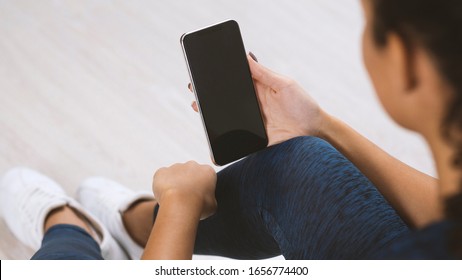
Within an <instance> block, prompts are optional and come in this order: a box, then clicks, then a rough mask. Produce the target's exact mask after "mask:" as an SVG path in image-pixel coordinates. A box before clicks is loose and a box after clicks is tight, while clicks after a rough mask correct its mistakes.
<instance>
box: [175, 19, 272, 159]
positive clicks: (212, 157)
mask: <svg viewBox="0 0 462 280" xmlns="http://www.w3.org/2000/svg"><path fill="white" fill-rule="evenodd" d="M230 21H233V22H235V23H236V25H237V26H238V27H239V23H237V21H235V20H233V19H227V20H224V21H220V22H218V23H214V24H211V25H208V26H205V27H202V28H198V29H196V30H193V31H190V32H186V33H184V34H183V35H181V38H180V44H181V49H182V51H183V56H184V59H185V61H186V66H187V69H188V74H189V79H190V80H191V87H192V91H193V93H194V96H195V98H196V104H197V108H198V111H199V114H200V116H201V121H202V126H203V128H204V130H205V135H206V138H207V143H208V146H209V153H210V157H211V160H212V162H213V164H214V165H216V166H222V165H220V164H218V163H217V162H216V160H215V156H214V154H213V150H212V144H211V143H210V137H209V135H208V131H207V126H206V124H205V120H204V115H203V114H202V110H201V105H200V102H199V97H198V95H197V92H196V87H195V85H194V79H193V76H192V73H191V67H190V65H189V60H188V56H187V54H186V49H185V46H184V38H185V37H186V36H187V35H189V34H192V33H195V32H198V31H202V30H204V29H208V28H211V27H214V26H218V25H220V24H223V23H226V22H230ZM239 31H240V28H239ZM241 40H242V41H243V39H242V34H241ZM244 49H245V46H244ZM247 67H249V66H247ZM249 72H250V67H249ZM253 87H254V92H255V94H257V89H256V88H255V84H253ZM255 98H256V99H257V107H258V110H259V114H260V118H261V120H262V123H263V129H264V131H265V135H266V142H267V144H266V146H268V141H269V139H268V133H267V131H266V127H265V122H264V119H263V115H262V110H261V107H260V104H259V101H258V96H255ZM225 165H226V164H225Z"/></svg>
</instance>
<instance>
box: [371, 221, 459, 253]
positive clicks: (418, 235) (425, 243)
mask: <svg viewBox="0 0 462 280" xmlns="http://www.w3.org/2000/svg"><path fill="white" fill-rule="evenodd" d="M459 226H460V225H459V224H458V223H455V222H452V221H449V220H444V221H441V222H437V223H434V224H431V225H429V226H427V227H425V228H423V229H421V230H416V231H413V232H411V233H409V234H408V235H406V236H405V237H403V238H401V239H399V240H397V241H396V242H395V243H393V244H392V245H391V246H390V247H389V248H388V249H387V250H385V251H384V252H382V254H380V255H379V256H377V258H378V259H398V260H401V259H411V260H412V259H414V260H423V259H427V260H428V259H429V260H449V259H454V256H453V255H452V254H451V250H450V246H449V244H450V238H451V236H452V234H453V233H454V231H455V230H456V228H457V227H459Z"/></svg>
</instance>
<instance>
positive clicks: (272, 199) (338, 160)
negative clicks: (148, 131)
mask: <svg viewBox="0 0 462 280" xmlns="http://www.w3.org/2000/svg"><path fill="white" fill-rule="evenodd" d="M362 4H363V7H364V11H365V16H366V22H367V23H366V28H365V30H364V40H363V51H364V61H365V64H366V67H367V70H368V72H369V74H370V77H371V79H372V81H373V84H374V86H375V89H376V91H377V94H378V96H379V98H380V100H381V102H382V104H383V106H384V108H385V109H386V111H387V112H388V113H389V114H390V116H391V117H392V118H393V119H394V120H395V121H396V122H397V123H398V124H400V125H402V126H403V127H406V128H408V129H411V130H413V131H416V132H418V133H420V134H421V135H422V136H423V137H424V138H425V140H426V141H427V142H428V144H429V145H430V148H431V150H432V153H433V156H434V159H435V163H436V166H437V171H438V175H439V180H436V179H434V178H432V177H430V176H427V175H425V174H423V173H420V172H418V171H416V170H415V169H413V168H411V167H409V166H407V165H405V164H403V163H401V162H399V161H398V160H396V159H394V158H393V157H391V156H390V155H388V154H386V153H385V152H384V151H382V150H380V149H379V148H378V147H377V146H375V145H374V144H373V143H371V142H369V141H368V140H367V139H365V138H364V137H362V136H361V135H359V134H358V133H356V132H355V131H354V130H353V129H351V128H350V127H348V126H347V125H346V124H344V123H342V122H341V121H340V120H338V119H335V118H334V117H332V116H330V115H329V114H328V113H326V112H324V111H323V110H322V109H321V108H320V107H319V106H318V105H317V104H316V102H315V101H313V100H312V99H311V98H310V97H309V96H308V95H307V94H306V93H305V92H304V90H303V89H302V88H300V86H299V85H297V83H295V82H294V81H292V80H291V79H288V78H285V77H283V76H280V75H278V74H276V73H274V72H272V71H271V70H269V69H267V68H265V67H263V66H262V65H260V64H258V63H257V62H255V61H254V60H253V59H251V58H250V56H249V65H250V69H251V72H252V76H253V78H254V81H255V86H256V89H257V92H258V98H259V101H260V103H261V107H262V110H263V115H264V119H265V124H266V127H267V132H268V136H269V139H270V146H271V147H269V148H268V149H266V150H265V151H262V152H260V153H257V154H254V155H251V156H249V157H248V158H246V159H244V160H242V161H240V162H238V163H235V164H233V165H232V166H230V167H228V168H226V169H224V170H223V171H221V172H220V173H219V174H218V177H216V176H215V174H214V172H212V170H211V169H210V168H209V167H207V166H201V165H198V164H195V163H191V162H190V163H187V164H182V165H181V164H179V165H174V166H172V167H169V168H165V169H161V170H159V171H158V172H156V174H155V176H154V182H153V188H154V193H155V195H156V200H157V203H158V204H157V205H160V207H156V206H155V205H156V202H155V201H153V200H151V199H150V198H149V197H143V196H140V195H135V194H129V193H126V192H128V191H127V190H124V189H123V187H121V186H118V187H117V189H118V190H120V193H121V194H122V193H124V192H125V194H126V195H121V196H120V197H129V199H125V200H124V199H122V198H120V197H119V198H118V199H115V198H114V199H112V200H113V201H114V202H113V203H112V204H111V203H108V202H105V201H104V199H101V197H102V198H104V197H110V196H111V188H105V187H103V186H102V185H111V184H112V185H114V184H115V183H110V182H109V181H105V182H103V183H102V182H100V183H99V189H100V195H99V198H98V195H96V198H94V199H93V200H92V199H88V198H87V199H83V200H86V201H87V202H86V203H83V204H84V205H86V206H87V208H93V209H92V210H91V211H92V212H93V213H94V214H95V215H96V216H98V217H99V218H95V217H94V216H92V215H91V214H88V213H86V212H85V210H83V209H81V208H80V206H79V204H78V203H76V202H73V201H70V200H69V199H68V200H67V203H64V205H67V206H63V203H61V205H60V206H61V207H60V208H55V211H53V212H51V214H50V211H48V212H47V211H42V212H46V215H44V214H42V216H41V217H42V218H41V222H39V223H38V226H36V228H40V225H43V224H44V225H45V229H48V231H47V233H46V234H45V238H44V242H43V244H42V249H40V250H39V251H38V253H37V254H36V258H50V254H48V255H47V252H52V251H53V250H52V249H46V248H45V247H46V246H47V244H49V243H51V244H52V243H53V242H54V240H55V239H54V238H47V235H49V233H50V232H52V229H53V227H55V228H56V227H58V230H59V227H60V226H62V224H63V223H66V222H67V223H69V221H70V220H72V221H74V224H76V225H77V226H78V227H79V228H80V229H83V230H82V231H83V233H82V234H84V235H86V236H87V238H88V239H95V238H96V239H98V237H100V239H101V237H103V238H102V239H103V240H102V241H101V242H100V244H101V247H102V248H104V247H111V246H107V245H106V246H103V245H104V244H108V243H111V242H109V241H107V240H108V239H110V238H109V237H108V236H110V235H109V234H107V233H105V231H104V227H103V226H101V225H100V226H98V224H99V223H98V222H97V221H98V219H99V220H103V221H104V222H105V224H106V226H107V227H108V228H109V231H110V232H111V234H112V236H114V237H115V238H116V239H117V240H118V242H119V244H121V245H122V248H123V249H124V250H125V251H128V252H136V251H137V250H138V252H139V250H140V248H141V247H140V246H139V245H141V246H144V245H146V247H145V248H146V249H145V251H144V254H143V257H144V258H169V259H175V258H190V257H191V255H192V253H193V250H194V251H195V252H196V253H207V254H218V255H225V256H229V257H235V258H264V257H270V256H274V255H278V254H281V253H282V254H283V255H284V256H285V257H286V258H288V259H327V258H329V259H368V258H403V259H411V258H417V259H451V258H462V244H461V243H462V233H461V232H462V209H461V205H462V193H461V189H460V187H459V186H460V181H461V178H460V166H459V165H460V162H461V147H462V144H461V139H460V136H461V134H460V133H461V132H460V129H461V126H462V110H461V109H462V108H461V107H462V84H461V83H462V82H461V81H462V79H461V77H460V75H461V73H462V69H460V67H462V66H461V65H462V63H461V62H462V61H461V59H462V56H461V54H462V53H461V50H462V3H461V2H460V1H450V0H446V1H436V0H363V1H362ZM193 108H194V109H195V110H197V106H196V105H195V104H193ZM307 136H308V137H307ZM334 147H335V148H334ZM5 178H7V179H8V178H10V179H9V181H14V180H13V179H11V178H14V176H13V175H10V176H9V177H8V176H6V177H5ZM5 181H8V180H6V179H4V183H2V190H3V192H4V193H5V191H4V190H5V189H9V188H8V187H6V186H7V185H8V182H6V183H5ZM91 185H93V186H95V185H98V184H95V183H94V182H93V183H87V184H84V186H83V191H82V193H84V194H85V193H87V195H83V197H88V196H90V194H91V193H94V192H92V191H88V190H96V189H97V188H96V187H94V188H93V187H92V186H91ZM215 185H216V193H215V194H216V201H215V199H214V196H213V190H214V187H215ZM92 188H93V189H92ZM85 189H86V190H87V191H85ZM103 189H106V191H103ZM112 189H114V188H112ZM95 192H96V191H95ZM4 193H2V194H1V196H0V197H1V198H2V199H4V197H13V195H11V193H12V192H10V193H9V194H8V195H7V196H6V195H4ZM94 200H98V201H100V202H99V203H100V204H101V205H113V206H111V207H112V208H111V207H107V208H108V209H112V212H117V211H119V212H120V214H121V215H120V214H111V215H112V216H111V217H110V218H105V216H109V215H110V214H107V212H108V211H102V210H98V207H97V206H95V205H96V204H98V203H95V201H94ZM106 200H107V199H106ZM11 201H14V200H13V199H11ZM64 201H66V200H64ZM69 201H70V202H69ZM88 201H90V202H91V201H93V203H89V202H88ZM216 202H218V208H216ZM11 203H13V202H11ZM56 205H59V203H58V204H56ZM114 205H115V206H114ZM5 207H6V206H3V203H2V208H4V209H2V212H3V213H5V212H6V210H5ZM101 207H102V206H101ZM101 207H100V209H101ZM42 208H44V207H42ZM103 208H104V207H103ZM10 209H11V208H10ZM56 209H57V210H56ZM95 209H96V210H95ZM116 210H117V211H116ZM157 210H158V211H157ZM153 211H154V212H155V214H156V215H155V216H156V218H155V219H156V220H155V223H154V227H153V228H152V231H151V229H150V226H151V225H152V220H150V219H152V214H151V213H152V212H153ZM215 211H216V213H215V214H214V215H213V216H211V217H209V218H208V219H205V220H202V221H200V222H199V220H200V219H201V218H206V217H208V216H210V215H211V214H212V213H214V212H215ZM39 212H40V211H39ZM82 213H84V214H82ZM10 214H11V213H10ZM11 215H13V214H11ZM17 215H20V213H19V214H17ZM82 215H83V217H85V218H82ZM117 215H118V216H117ZM4 216H5V214H4ZM45 216H46V217H45ZM5 217H7V216H5ZM130 217H135V218H130ZM6 220H7V223H8V224H9V225H10V228H12V229H13V231H14V232H15V233H16V234H17V235H19V237H21V234H18V232H19V233H20V232H21V230H20V229H19V227H15V226H14V225H13V226H12V224H14V222H13V221H12V220H13V218H11V219H8V218H7V219H6ZM9 220H10V222H9ZM131 223H133V224H134V225H133V224H131ZM114 225H116V226H114ZM15 228H16V230H15ZM95 228H96V229H97V230H96V233H95V230H94V229H95ZM101 228H103V229H101ZM125 229H126V230H125ZM36 231H37V230H36ZM85 232H86V234H85ZM121 232H122V233H121ZM196 232H197V235H196ZM98 233H99V234H98ZM42 235H43V232H42ZM92 235H93V238H92V237H91V236H92ZM61 236H62V235H61ZM148 236H149V237H148ZM38 237H41V235H40V234H37V236H36V237H35V240H37V239H38ZM104 237H106V238H104ZM20 239H21V238H20ZM21 240H27V238H26V237H23V238H22V239H21ZM104 240H106V241H104ZM47 242H48V243H47ZM35 243H37V242H36V241H35ZM112 243H113V242H112ZM50 246H51V247H53V246H52V245H50ZM137 246H138V248H136V247H137ZM93 247H94V248H98V244H96V246H95V245H94V244H93ZM113 247H114V246H113ZM44 248H45V249H44ZM114 248H115V247H114ZM74 249H75V248H74ZM103 251H104V250H103ZM112 251H113V252H114V251H117V250H112ZM54 253H56V251H55V252H54ZM58 253H59V250H58ZM115 255H117V254H116V253H113V254H112V256H115ZM134 255H135V253H133V254H131V256H132V257H133V256H134ZM53 256H54V255H51V257H53ZM83 256H85V254H84V253H83V255H80V256H79V258H83ZM100 256H101V253H100V254H99V255H98V254H95V257H100ZM107 256H111V254H107ZM76 258H77V257H76Z"/></svg>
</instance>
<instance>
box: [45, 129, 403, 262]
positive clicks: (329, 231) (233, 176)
mask: <svg viewBox="0 0 462 280" xmlns="http://www.w3.org/2000/svg"><path fill="white" fill-rule="evenodd" d="M216 197H217V201H218V210H217V213H216V214H215V215H214V216H212V217H210V218H208V219H206V220H204V221H201V222H200V223H199V227H198V232H197V238H196V244H195V249H194V251H195V253H196V254H207V255H220V256H226V257H231V258H236V259H261V258H268V257H273V256H277V255H280V254H282V255H283V256H284V257H285V258H286V259H371V258H374V257H375V256H376V255H377V254H378V253H380V252H381V251H382V250H384V249H386V248H387V247H389V246H390V244H391V243H392V242H393V241H395V240H396V239H397V238H400V237H401V236H403V235H405V234H407V233H408V232H409V229H408V227H407V226H406V225H405V224H404V222H403V221H402V220H401V218H400V217H399V216H398V215H397V213H396V212H395V211H394V209H393V208H391V206H390V205H389V204H388V203H387V201H386V200H385V199H384V198H383V196H382V195H381V194H380V193H379V192H378V191H377V189H376V188H375V186H373V185H372V183H371V182H370V181H369V180H368V179H367V178H366V177H365V176H364V175H363V174H361V172H360V171H359V170H358V169H357V168H356V167H355V166H354V165H353V164H352V163H351V162H350V161H348V160H347V159H346V158H345V157H344V156H343V155H342V154H340V153H339V152H338V151H337V150H335V149H334V148H333V147H332V146H331V145H329V144H328V143H327V142H325V141H323V140H320V139H318V138H315V137H299V138H295V139H292V140H289V141H287V142H284V143H281V144H279V145H276V146H272V147H269V148H267V149H265V150H264V151H261V152H258V153H256V154H253V155H251V156H249V157H247V158H246V159H244V160H241V161H239V162H237V163H234V164H233V165H231V166H229V167H227V168H225V169H224V170H222V171H221V172H219V173H218V182H217V188H216ZM48 234H49V232H47V233H46V235H45V238H44V243H43V245H42V246H43V247H42V248H41V249H40V250H39V252H37V255H41V254H39V253H40V251H41V250H45V249H47V248H50V247H46V246H45V245H46V244H45V243H46V241H47V240H48ZM50 242H53V241H50ZM56 242H60V243H62V242H64V240H63V239H57V240H56ZM83 242H88V240H87V241H83ZM59 247H60V246H54V247H52V248H59ZM81 247H82V248H84V247H85V246H81ZM63 248H66V247H65V246H63ZM73 249H75V250H77V251H78V250H79V248H77V247H76V248H73ZM98 249H99V248H98ZM47 250H49V249H47ZM75 255H77V253H76V252H72V254H71V256H75ZM81 258H89V255H88V254H87V251H86V250H84V251H83V252H82V255H81ZM98 258H100V255H99V256H98Z"/></svg>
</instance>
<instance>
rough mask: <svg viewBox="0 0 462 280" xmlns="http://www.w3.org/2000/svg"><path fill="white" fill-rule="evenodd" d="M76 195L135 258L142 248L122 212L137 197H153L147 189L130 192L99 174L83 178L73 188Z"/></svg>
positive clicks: (136, 199)
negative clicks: (129, 232)
mask: <svg viewBox="0 0 462 280" xmlns="http://www.w3.org/2000/svg"><path fill="white" fill-rule="evenodd" d="M77 197H78V200H79V201H80V203H82V205H84V207H85V208H86V209H88V210H89V211H90V212H91V213H93V214H94V215H95V216H97V217H98V218H99V219H100V220H101V221H102V222H103V223H104V225H105V226H106V227H107V229H108V230H109V232H110V233H111V234H112V236H113V237H114V238H115V239H116V240H117V241H118V242H119V244H120V246H122V248H124V249H125V251H126V252H127V254H128V255H129V257H130V258H131V259H133V260H139V259H140V258H141V255H142V254H143V250H144V248H142V247H141V246H139V245H138V244H137V243H136V242H135V241H134V240H133V239H132V238H131V236H130V235H129V234H128V232H127V230H126V229H125V226H124V224H123V221H122V214H123V213H124V212H125V211H126V210H127V209H128V208H129V207H130V206H131V205H133V203H135V202H136V201H139V200H153V199H154V196H153V194H152V193H150V192H134V191H132V190H130V189H129V188H127V187H125V186H123V185H121V184H119V183H117V182H114V181H112V180H109V179H106V178H102V177H92V178H89V179H87V180H85V181H84V182H83V183H82V184H81V185H80V187H79V188H78V190H77Z"/></svg>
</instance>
